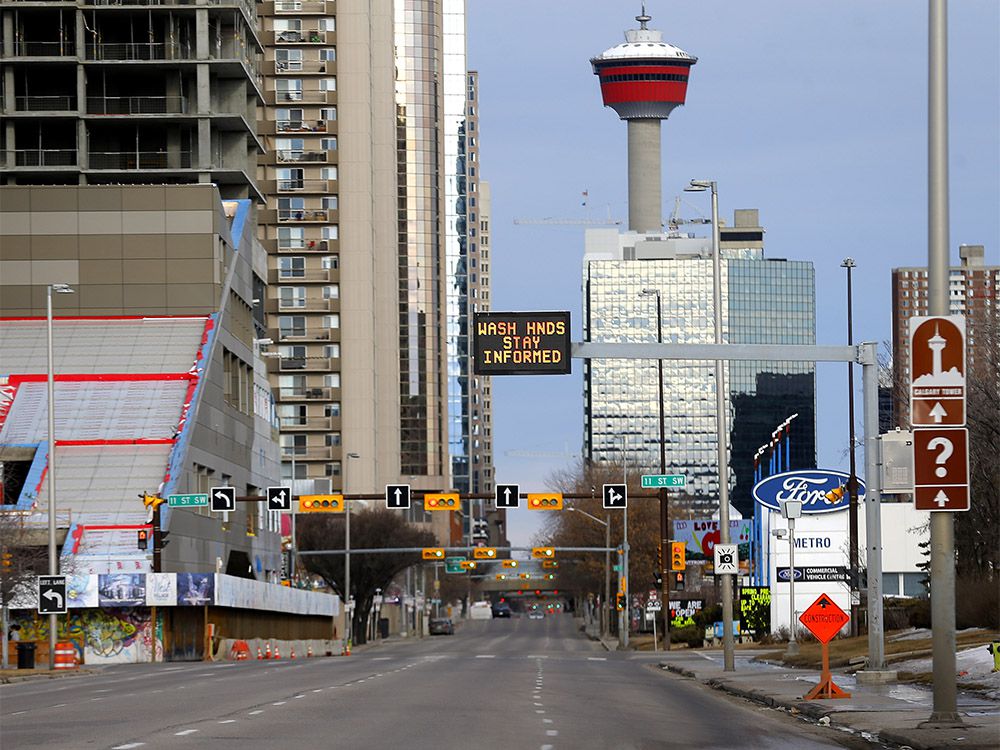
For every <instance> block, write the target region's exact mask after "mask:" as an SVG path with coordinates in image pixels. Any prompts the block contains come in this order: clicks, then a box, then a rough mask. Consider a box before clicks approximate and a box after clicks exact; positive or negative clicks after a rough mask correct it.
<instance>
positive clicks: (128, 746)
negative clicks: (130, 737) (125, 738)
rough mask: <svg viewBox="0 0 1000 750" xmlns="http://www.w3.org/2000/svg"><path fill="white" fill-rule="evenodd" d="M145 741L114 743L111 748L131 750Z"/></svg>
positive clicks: (113, 749) (114, 749)
mask: <svg viewBox="0 0 1000 750" xmlns="http://www.w3.org/2000/svg"><path fill="white" fill-rule="evenodd" d="M145 744H146V743H145V742H129V743H128V744H125V745H115V746H114V747H113V748H111V750H132V748H133V747H142V746H143V745H145Z"/></svg>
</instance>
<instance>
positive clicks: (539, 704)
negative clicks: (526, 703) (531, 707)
mask: <svg viewBox="0 0 1000 750" xmlns="http://www.w3.org/2000/svg"><path fill="white" fill-rule="evenodd" d="M535 705H536V706H544V705H545V704H544V703H539V702H538V701H535Z"/></svg>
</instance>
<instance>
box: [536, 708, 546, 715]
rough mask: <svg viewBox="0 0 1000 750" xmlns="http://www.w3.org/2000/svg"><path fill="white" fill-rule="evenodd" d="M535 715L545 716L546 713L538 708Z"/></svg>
mask: <svg viewBox="0 0 1000 750" xmlns="http://www.w3.org/2000/svg"><path fill="white" fill-rule="evenodd" d="M535 713H536V714H544V713H545V711H543V710H542V709H540V708H536V709H535Z"/></svg>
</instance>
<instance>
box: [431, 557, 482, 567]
mask: <svg viewBox="0 0 1000 750" xmlns="http://www.w3.org/2000/svg"><path fill="white" fill-rule="evenodd" d="M435 559H437V558H435ZM459 566H461V568H462V570H475V569H476V567H477V563H474V562H472V560H462V562H460V563H459Z"/></svg>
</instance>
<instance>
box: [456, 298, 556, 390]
mask: <svg viewBox="0 0 1000 750" xmlns="http://www.w3.org/2000/svg"><path fill="white" fill-rule="evenodd" d="M569 326H570V317H569V313H568V312H492V311H491V312H477V313H476V314H475V323H474V326H473V337H472V352H473V369H474V371H475V373H476V375H568V374H569V373H570V372H571V370H572V363H571V361H570V360H571V357H572V353H571V351H570V338H569V335H570V330H569Z"/></svg>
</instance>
